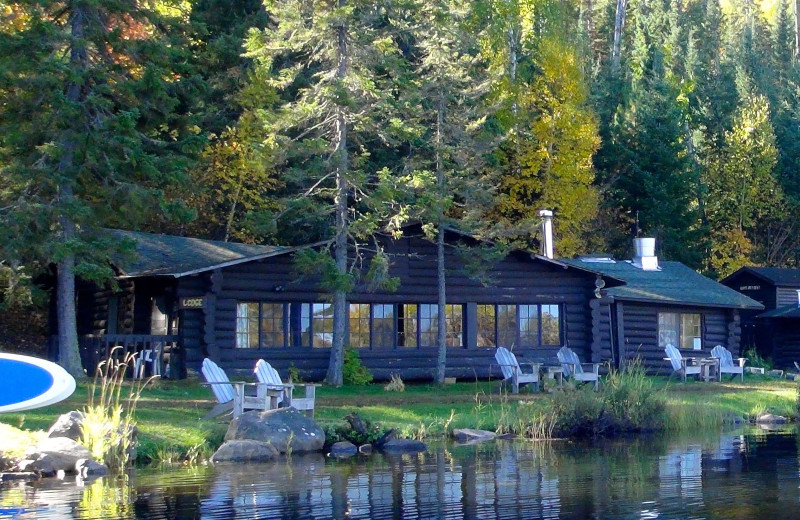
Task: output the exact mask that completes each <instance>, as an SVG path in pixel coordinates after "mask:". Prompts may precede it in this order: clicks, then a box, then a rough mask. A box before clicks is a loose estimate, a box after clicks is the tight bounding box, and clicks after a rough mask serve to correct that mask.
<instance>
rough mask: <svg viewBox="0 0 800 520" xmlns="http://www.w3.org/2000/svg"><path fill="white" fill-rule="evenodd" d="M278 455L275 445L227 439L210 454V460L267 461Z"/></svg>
mask: <svg viewBox="0 0 800 520" xmlns="http://www.w3.org/2000/svg"><path fill="white" fill-rule="evenodd" d="M277 456H278V450H277V449H276V448H275V446H272V445H271V444H269V443H267V442H262V441H254V440H249V439H245V440H233V441H227V442H225V443H223V444H222V446H220V447H219V449H218V450H217V451H216V452H215V453H214V455H212V456H211V462H212V463H214V464H219V463H222V462H267V461H270V460H272V459H274V458H275V457H277Z"/></svg>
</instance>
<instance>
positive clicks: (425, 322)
mask: <svg viewBox="0 0 800 520" xmlns="http://www.w3.org/2000/svg"><path fill="white" fill-rule="evenodd" d="M418 308H419V345H420V346H421V347H435V346H436V345H437V344H438V341H439V306H438V305H436V304H432V303H431V304H429V303H423V304H420V305H418ZM463 308H464V306H463V305H452V304H448V305H445V306H444V320H445V326H446V329H445V330H446V333H445V345H447V346H448V347H460V346H462V345H463V344H464V343H463V337H464V334H463V332H464V313H463Z"/></svg>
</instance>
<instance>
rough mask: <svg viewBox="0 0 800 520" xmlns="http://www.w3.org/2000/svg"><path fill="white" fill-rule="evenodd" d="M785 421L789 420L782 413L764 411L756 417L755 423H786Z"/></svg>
mask: <svg viewBox="0 0 800 520" xmlns="http://www.w3.org/2000/svg"><path fill="white" fill-rule="evenodd" d="M787 422H789V421H788V420H787V419H786V417H783V416H782V415H774V414H771V413H766V412H765V413H762V414H761V415H759V416H758V417H757V418H756V424H786V423H787Z"/></svg>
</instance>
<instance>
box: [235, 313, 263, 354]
mask: <svg viewBox="0 0 800 520" xmlns="http://www.w3.org/2000/svg"><path fill="white" fill-rule="evenodd" d="M236 348H258V304H257V303H239V304H237V305H236Z"/></svg>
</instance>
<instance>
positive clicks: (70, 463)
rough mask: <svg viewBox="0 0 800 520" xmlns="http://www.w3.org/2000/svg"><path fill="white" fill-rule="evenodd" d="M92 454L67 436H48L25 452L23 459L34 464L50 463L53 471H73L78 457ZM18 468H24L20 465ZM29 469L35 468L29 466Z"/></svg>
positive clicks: (86, 456)
mask: <svg viewBox="0 0 800 520" xmlns="http://www.w3.org/2000/svg"><path fill="white" fill-rule="evenodd" d="M91 458H92V454H91V453H89V450H88V449H86V447H84V446H83V445H82V444H78V443H77V442H75V441H74V440H72V439H68V438H67V437H48V438H45V439H42V440H41V441H40V442H39V444H37V445H36V447H35V448H34V449H33V450H31V451H29V452H28V453H26V454H25V459H27V460H30V461H33V462H34V465H35V466H36V465H37V464H41V465H43V468H48V466H47V464H52V467H53V469H54V471H58V470H63V471H70V472H71V471H75V463H76V462H78V460H79V459H91ZM20 469H24V468H22V467H21V465H20ZM29 471H37V469H34V468H29Z"/></svg>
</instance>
